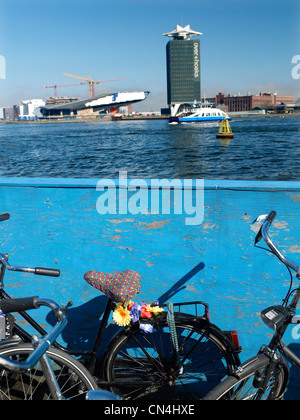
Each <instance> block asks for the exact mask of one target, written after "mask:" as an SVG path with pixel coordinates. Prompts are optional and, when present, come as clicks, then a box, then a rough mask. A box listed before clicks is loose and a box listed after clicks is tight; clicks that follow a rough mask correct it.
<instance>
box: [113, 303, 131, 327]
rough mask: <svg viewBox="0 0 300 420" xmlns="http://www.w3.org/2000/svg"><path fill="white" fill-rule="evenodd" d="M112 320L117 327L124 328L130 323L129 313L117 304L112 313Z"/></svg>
mask: <svg viewBox="0 0 300 420" xmlns="http://www.w3.org/2000/svg"><path fill="white" fill-rule="evenodd" d="M113 320H114V321H115V323H116V324H117V325H118V326H119V327H126V326H127V325H129V324H130V321H131V316H130V312H129V311H128V309H127V308H124V307H123V305H122V304H118V305H117V308H116V309H115V310H114V313H113Z"/></svg>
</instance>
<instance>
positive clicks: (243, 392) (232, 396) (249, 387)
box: [203, 362, 288, 401]
mask: <svg viewBox="0 0 300 420" xmlns="http://www.w3.org/2000/svg"><path fill="white" fill-rule="evenodd" d="M246 363H247V362H245V364H246ZM268 367H269V363H266V365H265V366H264V367H263V368H261V369H259V370H257V369H255V368H254V369H253V370H252V371H251V372H249V373H248V375H247V376H246V377H245V378H243V379H238V378H237V377H235V376H229V377H228V378H226V379H225V380H224V381H223V382H221V383H220V384H219V385H218V386H216V388H215V389H213V390H212V391H211V392H209V393H208V395H206V397H205V398H203V400H207V401H208V400H214V401H215V400H258V399H259V400H280V399H281V398H282V397H283V395H284V391H285V388H286V384H287V379H288V377H287V376H288V373H287V371H286V367H285V366H284V365H283V364H282V363H278V364H277V365H276V367H275V369H274V371H273V373H272V375H271V377H270V380H269V382H268V384H267V386H266V389H265V390H264V391H261V390H260V388H259V387H260V385H261V384H262V382H263V380H264V375H265V374H266V372H267V370H268Z"/></svg>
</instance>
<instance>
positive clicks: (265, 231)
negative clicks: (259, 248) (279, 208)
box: [255, 211, 300, 278]
mask: <svg viewBox="0 0 300 420" xmlns="http://www.w3.org/2000/svg"><path fill="white" fill-rule="evenodd" d="M276 216H277V213H276V211H271V213H270V214H269V215H268V217H267V219H266V220H265V222H264V223H263V225H262V226H261V228H260V230H259V232H258V234H257V235H256V238H255V245H256V244H257V243H258V242H259V241H260V240H261V238H263V239H264V241H265V242H266V244H267V245H268V247H269V248H270V249H271V251H272V252H273V253H274V254H275V255H276V257H277V258H278V259H279V260H280V261H281V262H283V263H284V264H285V265H287V266H288V267H290V268H291V269H292V270H294V271H296V273H297V277H298V278H300V266H298V265H297V264H295V263H294V262H293V261H291V260H289V259H288V258H286V257H285V256H284V255H283V254H282V253H281V252H280V251H279V250H278V249H277V248H276V246H275V245H274V243H273V241H272V240H271V238H270V236H269V228H270V226H271V224H272V223H273V220H274V219H275V217H276Z"/></svg>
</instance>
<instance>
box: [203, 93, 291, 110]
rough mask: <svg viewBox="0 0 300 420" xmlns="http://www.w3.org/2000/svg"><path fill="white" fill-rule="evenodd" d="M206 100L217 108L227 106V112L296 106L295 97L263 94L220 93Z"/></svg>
mask: <svg viewBox="0 0 300 420" xmlns="http://www.w3.org/2000/svg"><path fill="white" fill-rule="evenodd" d="M205 100H206V101H207V102H211V103H213V104H215V105H216V106H221V105H223V106H225V108H226V111H227V112H243V111H251V110H253V109H255V108H264V109H272V108H276V107H278V106H280V105H283V104H284V105H293V104H294V96H288V95H277V94H276V93H262V92H261V93H259V94H258V95H251V94H250V93H249V94H248V95H245V96H241V95H225V93H222V92H220V93H219V94H218V95H217V96H216V97H214V98H205ZM203 101H204V99H203Z"/></svg>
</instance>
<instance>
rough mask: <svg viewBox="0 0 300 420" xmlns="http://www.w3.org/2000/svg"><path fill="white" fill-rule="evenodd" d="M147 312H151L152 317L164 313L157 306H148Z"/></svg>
mask: <svg viewBox="0 0 300 420" xmlns="http://www.w3.org/2000/svg"><path fill="white" fill-rule="evenodd" d="M148 310H149V311H150V312H152V313H153V315H158V314H160V313H161V312H164V309H163V308H160V307H159V306H150V305H148Z"/></svg>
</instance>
